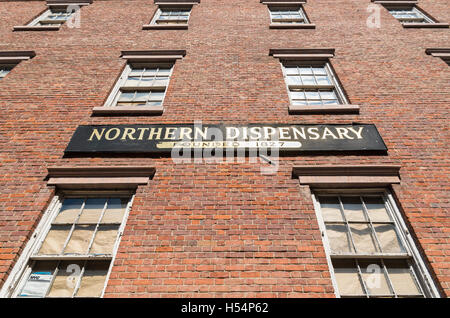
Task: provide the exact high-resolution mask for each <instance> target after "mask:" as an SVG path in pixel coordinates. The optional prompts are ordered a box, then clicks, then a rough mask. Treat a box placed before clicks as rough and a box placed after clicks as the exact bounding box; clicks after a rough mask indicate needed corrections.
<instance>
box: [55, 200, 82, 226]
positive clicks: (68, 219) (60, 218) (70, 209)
mask: <svg viewBox="0 0 450 318" xmlns="http://www.w3.org/2000/svg"><path fill="white" fill-rule="evenodd" d="M83 201H84V199H65V200H64V202H63V205H62V207H61V210H60V211H59V214H58V215H57V216H56V218H55V221H53V223H75V221H76V219H77V217H78V214H79V213H80V209H81V205H82V204H83Z"/></svg>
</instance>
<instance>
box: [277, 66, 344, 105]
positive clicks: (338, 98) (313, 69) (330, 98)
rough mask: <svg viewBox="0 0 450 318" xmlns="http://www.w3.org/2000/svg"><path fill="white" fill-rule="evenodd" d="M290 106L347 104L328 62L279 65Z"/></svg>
mask: <svg viewBox="0 0 450 318" xmlns="http://www.w3.org/2000/svg"><path fill="white" fill-rule="evenodd" d="M281 65H282V68H283V74H284V78H285V81H286V85H287V89H288V93H289V98H290V100H291V105H294V106H326V105H338V104H347V99H346V97H345V95H344V92H343V91H342V88H341V87H340V85H339V82H338V81H337V79H336V76H335V75H334V73H333V70H332V69H331V67H330V64H329V63H328V62H313V61H311V62H308V61H297V62H296V61H285V62H282V63H281Z"/></svg>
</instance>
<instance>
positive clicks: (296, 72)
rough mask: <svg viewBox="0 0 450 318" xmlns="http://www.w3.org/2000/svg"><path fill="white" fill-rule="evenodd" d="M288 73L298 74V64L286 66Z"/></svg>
mask: <svg viewBox="0 0 450 318" xmlns="http://www.w3.org/2000/svg"><path fill="white" fill-rule="evenodd" d="M284 69H285V71H286V74H288V75H297V74H298V69H297V66H289V67H286V66H285V67H284Z"/></svg>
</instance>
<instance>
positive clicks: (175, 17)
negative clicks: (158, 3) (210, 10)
mask: <svg viewBox="0 0 450 318" xmlns="http://www.w3.org/2000/svg"><path fill="white" fill-rule="evenodd" d="M191 9H192V7H159V8H158V11H157V12H156V14H155V16H154V17H153V20H152V22H151V23H150V24H151V25H167V24H188V21H189V16H190V14H191Z"/></svg>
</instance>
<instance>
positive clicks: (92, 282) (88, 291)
mask: <svg viewBox="0 0 450 318" xmlns="http://www.w3.org/2000/svg"><path fill="white" fill-rule="evenodd" d="M109 264H110V263H109V262H102V261H101V262H98V261H97V262H89V263H88V265H87V267H86V269H85V271H84V274H83V277H82V278H81V284H80V288H79V289H78V292H77V295H76V296H77V297H100V296H101V294H102V291H103V288H104V286H105V280H106V275H107V273H108V268H109Z"/></svg>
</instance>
